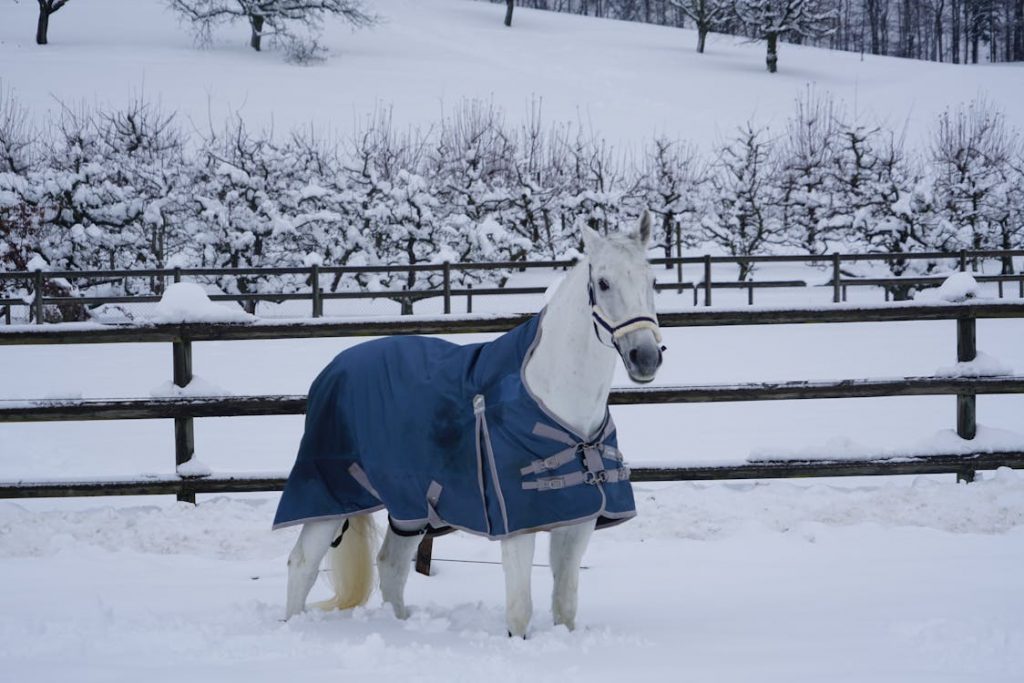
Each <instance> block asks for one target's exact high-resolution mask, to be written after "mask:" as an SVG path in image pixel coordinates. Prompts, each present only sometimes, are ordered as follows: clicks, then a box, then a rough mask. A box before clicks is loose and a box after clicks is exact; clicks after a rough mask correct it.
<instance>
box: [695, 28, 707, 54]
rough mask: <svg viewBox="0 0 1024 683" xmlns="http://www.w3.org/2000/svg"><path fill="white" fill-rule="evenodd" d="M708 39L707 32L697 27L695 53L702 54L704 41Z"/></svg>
mask: <svg viewBox="0 0 1024 683" xmlns="http://www.w3.org/2000/svg"><path fill="white" fill-rule="evenodd" d="M707 37H708V30H707V29H706V28H703V27H701V26H698V27H697V52H699V53H700V54H704V41H705V39H706V38H707Z"/></svg>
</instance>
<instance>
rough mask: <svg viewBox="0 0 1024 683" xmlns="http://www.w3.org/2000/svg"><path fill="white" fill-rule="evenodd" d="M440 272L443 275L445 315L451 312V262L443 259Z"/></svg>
mask: <svg viewBox="0 0 1024 683" xmlns="http://www.w3.org/2000/svg"><path fill="white" fill-rule="evenodd" d="M441 272H442V274H443V275H444V312H445V314H446V315H447V314H448V313H451V312H452V264H451V263H449V262H448V261H445V262H444V268H443V269H442V271H441Z"/></svg>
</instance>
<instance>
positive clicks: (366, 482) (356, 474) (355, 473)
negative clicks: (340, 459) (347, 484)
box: [348, 462, 381, 500]
mask: <svg viewBox="0 0 1024 683" xmlns="http://www.w3.org/2000/svg"><path fill="white" fill-rule="evenodd" d="M348 473H349V474H350V475H351V476H352V478H353V479H355V480H356V483H357V484H359V485H360V486H362V487H363V488H364V489H366V490H367V491H369V492H370V495H372V496H373V497H374V498H376V499H377V500H381V497H380V494H379V493H377V489H375V488H373V484H371V483H370V478H369V477H367V476H366V472H364V471H363V468H362V467H360V466H359V463H357V462H354V463H352V464H351V465H349V466H348Z"/></svg>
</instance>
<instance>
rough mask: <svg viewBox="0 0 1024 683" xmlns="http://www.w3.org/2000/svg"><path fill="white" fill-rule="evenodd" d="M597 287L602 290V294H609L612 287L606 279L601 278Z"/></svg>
mask: <svg viewBox="0 0 1024 683" xmlns="http://www.w3.org/2000/svg"><path fill="white" fill-rule="evenodd" d="M597 286H598V287H599V288H600V289H601V291H602V292H607V291H608V287H609V286H610V285H609V284H608V281H607V280H605V279H604V278H601V279H600V280H598V281H597Z"/></svg>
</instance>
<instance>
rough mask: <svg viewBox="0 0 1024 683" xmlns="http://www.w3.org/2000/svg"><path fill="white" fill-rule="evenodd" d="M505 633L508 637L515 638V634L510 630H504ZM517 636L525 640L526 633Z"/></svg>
mask: <svg viewBox="0 0 1024 683" xmlns="http://www.w3.org/2000/svg"><path fill="white" fill-rule="evenodd" d="M505 633H507V634H508V637H509V638H515V637H516V636H514V635H512V631H505ZM519 637H520V638H522V639H523V640H526V634H525V633H524V634H523V635H521V636H519Z"/></svg>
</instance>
